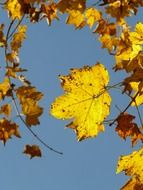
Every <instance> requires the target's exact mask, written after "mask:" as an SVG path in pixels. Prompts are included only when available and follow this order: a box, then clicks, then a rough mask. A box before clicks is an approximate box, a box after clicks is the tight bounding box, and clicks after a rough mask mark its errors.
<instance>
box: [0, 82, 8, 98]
mask: <svg viewBox="0 0 143 190" xmlns="http://www.w3.org/2000/svg"><path fill="white" fill-rule="evenodd" d="M10 89H11V86H10V82H9V79H8V78H4V81H3V82H2V83H0V100H2V99H4V98H5V96H7V95H8V92H9V91H10Z"/></svg>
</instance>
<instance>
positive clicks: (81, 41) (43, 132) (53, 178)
mask: <svg viewBox="0 0 143 190" xmlns="http://www.w3.org/2000/svg"><path fill="white" fill-rule="evenodd" d="M138 18H139V19H140V18H141V16H140V15H139V17H138ZM135 21H136V20H131V24H133V23H134V22H135ZM97 39H98V38H97V36H96V35H95V34H92V32H91V31H90V30H89V29H88V28H85V29H82V30H75V29H74V27H73V26H67V25H66V24H65V23H64V19H63V18H61V20H60V21H59V22H58V21H55V22H53V24H52V26H51V27H49V26H48V25H47V23H46V22H45V21H42V22H41V23H39V24H29V29H28V32H27V39H26V41H25V42H24V45H23V48H22V49H21V53H20V59H21V64H22V66H23V67H24V68H26V69H28V72H27V73H26V76H27V79H28V80H30V81H31V82H32V84H33V85H34V86H36V87H37V88H38V90H40V91H42V92H43V93H44V94H45V96H44V98H43V100H42V101H41V105H42V106H43V107H44V108H45V112H44V114H43V116H42V117H41V124H40V126H36V127H33V130H34V131H35V133H37V134H38V135H39V137H41V138H42V139H43V140H44V141H45V142H47V143H48V144H49V145H50V146H52V147H53V148H55V149H58V150H59V151H62V152H63V153H64V154H63V155H62V156H61V155H57V154H55V153H53V152H52V151H49V150H48V149H46V148H45V147H43V146H42V145H41V148H42V153H43V156H42V158H40V159H39V158H33V159H32V160H30V159H29V158H28V157H27V156H25V155H23V154H22V153H21V152H22V150H23V147H24V145H25V144H39V142H37V140H36V139H35V138H34V137H33V136H32V135H31V134H30V133H29V131H27V129H26V128H25V127H24V125H23V124H22V123H21V122H20V121H18V119H16V118H15V121H17V122H19V125H20V130H21V134H22V139H20V140H19V139H15V138H13V139H12V140H10V141H8V142H7V144H6V146H5V147H4V146H3V145H1V147H0V155H1V156H0V168H1V185H0V186H1V189H2V190H9V189H10V190H19V189H20V190H25V189H27V190H29V189H33V190H87V189H91V190H92V189H97V190H118V189H120V187H121V186H122V185H123V184H124V183H125V181H126V180H127V179H128V178H127V177H126V176H124V174H118V175H116V174H115V170H116V165H117V160H118V157H119V156H120V155H123V154H128V153H130V152H131V151H132V149H131V144H130V141H129V140H127V141H126V142H124V141H122V140H121V139H120V138H119V137H118V135H117V134H116V133H115V131H114V126H112V127H109V126H106V131H105V133H101V134H100V135H99V136H98V137H96V138H93V139H88V140H85V141H82V142H77V140H76V136H75V133H74V132H73V131H72V130H70V129H65V128H64V126H65V125H66V124H67V123H68V121H62V120H56V119H55V118H53V117H52V116H50V115H49V109H50V104H51V103H52V101H53V100H54V99H55V97H56V96H59V95H61V94H62V93H63V91H62V89H61V87H60V81H59V80H58V75H59V74H63V75H66V74H68V72H69V69H70V68H74V67H77V68H80V67H83V65H90V66H92V65H94V64H95V63H96V62H97V61H100V62H101V63H103V64H104V65H105V66H106V67H107V68H108V70H109V72H110V75H111V84H113V82H112V81H114V82H115V81H116V80H118V81H119V80H120V78H122V75H121V73H113V71H112V67H113V64H114V59H113V57H112V56H110V55H109V54H108V53H107V51H106V50H103V49H101V45H100V43H99V42H98V40H97ZM111 95H112V96H114V98H113V101H112V105H113V106H112V108H111V116H110V117H111V118H112V117H115V116H116V115H117V114H118V110H117V109H115V107H114V105H115V104H117V105H118V106H119V107H120V108H121V109H122V108H123V107H124V106H125V105H126V104H127V99H126V98H125V99H121V97H122V96H119V95H118V92H111ZM119 99H120V101H119ZM39 145H40V144H39Z"/></svg>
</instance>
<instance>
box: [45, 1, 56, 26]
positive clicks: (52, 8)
mask: <svg viewBox="0 0 143 190" xmlns="http://www.w3.org/2000/svg"><path fill="white" fill-rule="evenodd" d="M41 11H42V13H43V15H42V18H47V21H48V24H49V25H51V22H52V21H53V20H54V19H57V20H59V18H58V16H57V5H56V3H52V4H50V5H46V4H42V5H41Z"/></svg>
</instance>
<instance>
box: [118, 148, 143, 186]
mask: <svg viewBox="0 0 143 190" xmlns="http://www.w3.org/2000/svg"><path fill="white" fill-rule="evenodd" d="M142 161H143V148H141V149H139V150H138V151H134V152H132V153H131V154H129V155H126V156H121V157H120V159H119V160H118V166H117V171H116V173H120V172H123V171H124V172H125V174H126V175H128V176H131V179H130V180H129V181H128V182H127V183H126V185H125V186H124V187H123V188H122V189H121V190H128V189H130V190H132V189H133V190H135V189H138V190H141V189H142V188H139V187H143V172H142V171H143V164H142ZM129 187H131V188H129ZM135 187H136V188H135Z"/></svg>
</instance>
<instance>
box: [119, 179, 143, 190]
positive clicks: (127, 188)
mask: <svg viewBox="0 0 143 190" xmlns="http://www.w3.org/2000/svg"><path fill="white" fill-rule="evenodd" d="M142 189H143V184H140V182H139V181H138V180H137V179H136V178H132V179H130V180H129V181H128V182H127V183H126V184H125V185H124V186H123V187H122V188H121V190H142Z"/></svg>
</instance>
